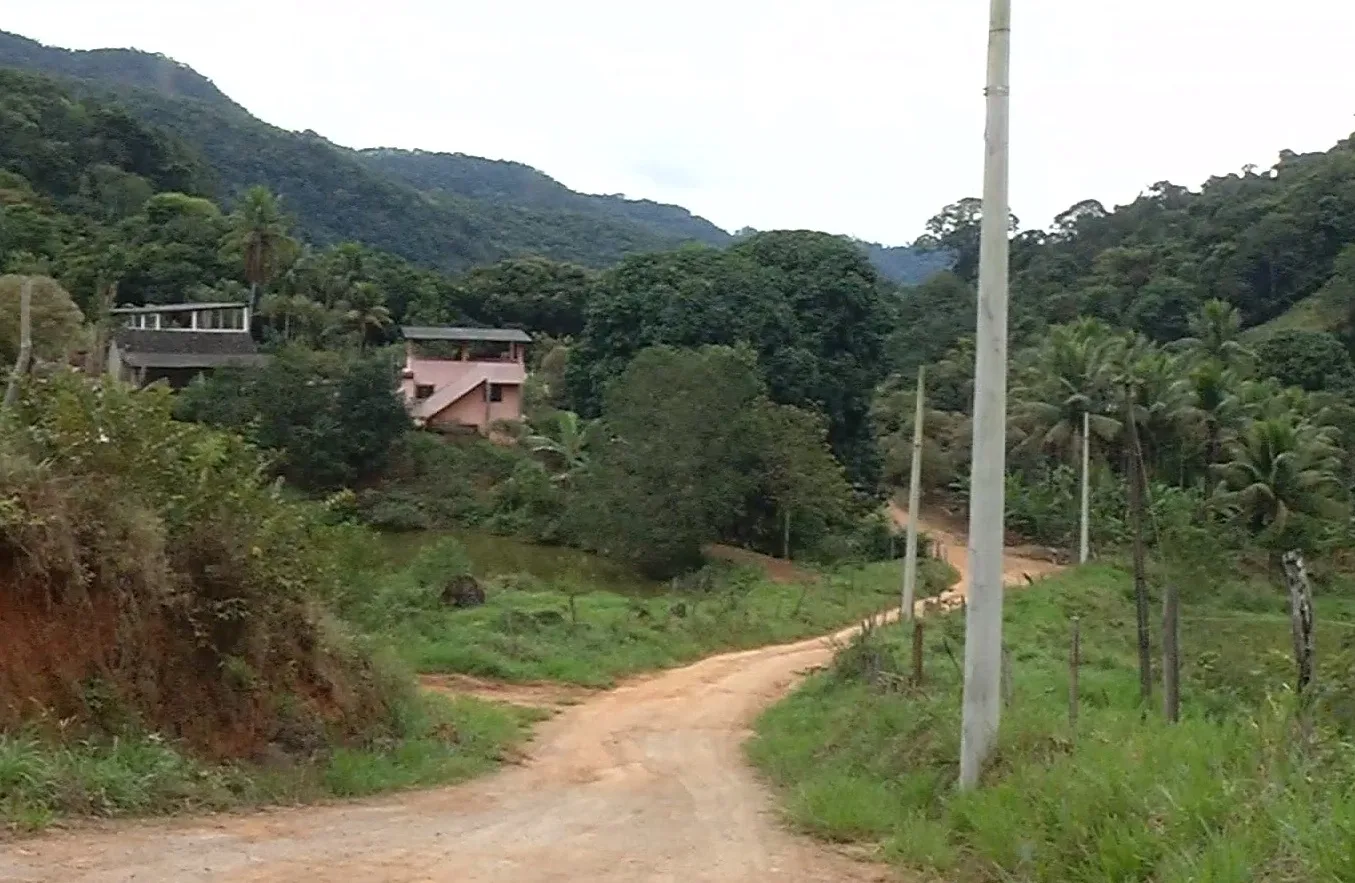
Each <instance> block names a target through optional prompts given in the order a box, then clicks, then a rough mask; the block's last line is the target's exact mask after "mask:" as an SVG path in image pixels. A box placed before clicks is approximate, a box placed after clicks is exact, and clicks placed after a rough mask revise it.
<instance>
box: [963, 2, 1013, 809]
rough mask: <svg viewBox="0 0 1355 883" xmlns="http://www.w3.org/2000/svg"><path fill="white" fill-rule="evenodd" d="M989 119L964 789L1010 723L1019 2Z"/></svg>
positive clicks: (994, 15)
mask: <svg viewBox="0 0 1355 883" xmlns="http://www.w3.org/2000/svg"><path fill="white" fill-rule="evenodd" d="M991 2H992V5H991V8H990V11H989V24H988V88H987V90H986V94H987V104H988V122H987V129H986V132H985V136H984V138H985V142H986V150H985V158H984V171H983V226H982V233H981V240H980V247H979V297H978V323H977V329H976V330H977V334H976V336H975V346H974V349H975V364H974V442H973V466H972V469H971V472H970V500H969V574H970V583H969V598H968V601H967V604H966V612H965V671H964V703H963V711H962V722H961V727H960V781H959V785H960V788H961V789H965V790H967V789H971V788H974V787H976V786H977V785H978V783H979V776H980V774H981V773H982V772H983V766H984V764H985V763H986V762H987V760H988V757H989V755H990V754H991V753H992V750H993V745H994V743H995V742H996V740H997V730H998V723H999V722H1000V720H1001V717H1002V696H1001V689H1002V541H1003V518H1004V513H1003V507H1004V504H1005V501H1004V491H1005V488H1004V481H1005V478H1006V461H1007V285H1008V270H1009V267H1008V260H1009V244H1008V239H1007V237H1008V233H1009V229H1008V219H1009V217H1010V215H1011V210H1010V208H1009V205H1008V193H1007V172H1008V161H1009V156H1008V154H1009V150H1008V130H1009V128H1010V123H1009V116H1010V106H1011V88H1010V80H1011V36H1012V33H1011V15H1012V12H1011V7H1012V4H1011V0H991Z"/></svg>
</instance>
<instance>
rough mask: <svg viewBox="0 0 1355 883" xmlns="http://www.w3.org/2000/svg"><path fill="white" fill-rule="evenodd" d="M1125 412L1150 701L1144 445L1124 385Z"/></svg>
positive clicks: (1143, 677) (1142, 652) (1143, 689)
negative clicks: (1145, 554)
mask: <svg viewBox="0 0 1355 883" xmlns="http://www.w3.org/2000/svg"><path fill="white" fill-rule="evenodd" d="M1125 413H1126V414H1127V415H1128V420H1127V425H1128V428H1129V464H1128V465H1129V468H1128V470H1127V471H1128V472H1129V516H1130V521H1131V522H1132V528H1133V531H1134V607H1135V613H1136V614H1137V619H1138V623H1137V625H1138V643H1139V698H1140V699H1141V700H1142V701H1143V702H1144V703H1147V702H1148V701H1149V700H1151V699H1152V697H1153V645H1152V637H1151V635H1150V633H1149V625H1148V576H1147V572H1146V567H1145V564H1144V548H1143V520H1144V519H1143V515H1144V512H1143V509H1144V501H1143V498H1144V487H1143V478H1144V474H1143V449H1142V447H1141V446H1140V445H1139V427H1138V422H1137V420H1136V419H1135V415H1134V396H1133V393H1132V392H1131V390H1130V389H1129V387H1128V386H1126V387H1125Z"/></svg>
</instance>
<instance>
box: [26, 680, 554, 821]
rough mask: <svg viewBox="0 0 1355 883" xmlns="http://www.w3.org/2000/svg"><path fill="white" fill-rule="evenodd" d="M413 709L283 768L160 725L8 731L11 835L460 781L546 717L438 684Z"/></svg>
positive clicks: (488, 765)
mask: <svg viewBox="0 0 1355 883" xmlns="http://www.w3.org/2000/svg"><path fill="white" fill-rule="evenodd" d="M404 714H405V719H404V720H403V721H402V724H403V727H404V729H405V733H404V735H403V737H402V738H399V739H390V740H388V741H384V742H383V741H375V742H373V743H372V744H369V745H366V746H362V747H358V748H339V749H337V750H335V751H333V752H331V753H329V754H327V755H326V756H323V757H321V758H319V759H316V760H314V761H311V762H305V763H296V764H286V765H281V766H274V767H263V766H256V765H252V764H244V763H236V764H225V765H210V764H206V763H203V762H201V761H198V760H194V759H192V758H191V757H190V756H189V755H188V754H186V753H183V752H181V751H180V750H178V748H177V746H175V745H173V744H170V743H169V742H166V741H165V740H163V739H160V738H158V737H157V736H155V735H153V734H151V735H139V736H133V737H129V738H109V739H99V740H69V741H66V742H64V743H62V742H55V741H53V740H51V739H49V738H43V737H40V736H38V735H37V734H35V733H34V734H17V735H3V734H0V834H2V833H3V831H4V830H6V829H8V830H10V831H33V830H38V829H41V828H43V827H46V826H48V825H50V824H52V823H54V822H56V821H58V820H60V819H62V818H64V817H68V816H99V817H110V818H111V817H118V816H145V815H161V814H168V813H176V812H185V811H203V810H229V809H240V808H247V807H257V806H263V805H269V804H295V803H306V802H314V801H319V800H325V799H329V798H335V797H358V796H364V795H370V794H376V793H379V792H384V791H392V790H398V789H404V788H415V787H427V786H432V785H446V784H451V783H454V782H460V781H463V780H465V779H468V778H470V777H472V776H475V775H478V774H481V773H484V772H486V771H488V770H490V769H492V768H494V767H495V766H496V765H497V764H498V762H499V760H500V758H501V757H503V756H504V754H505V753H506V752H508V751H510V750H511V749H512V748H513V747H514V746H516V745H518V744H520V743H521V742H523V741H524V740H525V739H526V738H527V736H528V735H529V732H530V725H531V723H532V722H533V721H535V720H538V719H539V718H540V714H539V713H537V712H534V711H529V710H525V709H519V708H513V707H509V706H503V705H497V704H492V703H487V702H482V701H478V700H475V699H469V698H458V699H449V698H445V697H441V696H433V695H430V696H425V697H422V698H421V699H419V700H418V701H416V702H414V703H412V704H411V705H410V707H409V708H408V709H406V710H405V712H404Z"/></svg>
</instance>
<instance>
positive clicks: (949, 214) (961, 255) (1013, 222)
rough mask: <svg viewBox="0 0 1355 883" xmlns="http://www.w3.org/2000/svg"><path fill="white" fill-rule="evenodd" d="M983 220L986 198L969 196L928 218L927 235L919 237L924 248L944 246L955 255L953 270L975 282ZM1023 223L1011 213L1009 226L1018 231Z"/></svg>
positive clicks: (977, 274)
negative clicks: (980, 229)
mask: <svg viewBox="0 0 1355 883" xmlns="http://www.w3.org/2000/svg"><path fill="white" fill-rule="evenodd" d="M982 223H983V200H981V199H979V198H977V197H973V196H970V197H966V198H965V199H962V200H960V201H959V202H955V203H952V204H951V205H948V206H946V207H945V208H943V209H941V211H940V212H939V213H938V214H937V215H936V216H935V217H933V218H932V219H931V220H929V221H928V222H927V235H926V236H924V237H923V238H922V239H920V240H918V243H917V244H918V245H921V246H923V247H925V248H932V249H945V250H947V251H949V252H951V253H952V254H954V255H955V262H954V264H952V265H951V272H952V273H954V274H955V275H956V276H958V277H959V278H960V279H962V280H964V281H965V282H967V283H970V284H973V283H974V282H976V281H977V280H978V276H979V228H980V227H981V226H982ZM1020 226H1021V222H1020V221H1019V220H1017V217H1016V215H1011V217H1010V219H1009V221H1008V230H1009V231H1010V232H1011V233H1015V232H1016V231H1017V229H1018V228H1019V227H1020Z"/></svg>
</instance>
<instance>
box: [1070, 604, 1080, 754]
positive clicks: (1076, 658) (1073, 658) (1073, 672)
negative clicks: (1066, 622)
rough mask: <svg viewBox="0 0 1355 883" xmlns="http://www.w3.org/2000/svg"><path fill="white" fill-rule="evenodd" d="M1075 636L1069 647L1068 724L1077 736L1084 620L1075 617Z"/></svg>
mask: <svg viewBox="0 0 1355 883" xmlns="http://www.w3.org/2000/svg"><path fill="white" fill-rule="evenodd" d="M1072 625H1073V637H1072V643H1071V646H1070V647H1069V648H1068V651H1069V652H1068V726H1069V728H1070V729H1071V730H1072V731H1073V737H1074V738H1076V737H1077V703H1078V695H1077V693H1078V683H1077V677H1078V669H1079V668H1080V667H1081V666H1082V621H1081V620H1080V619H1079V618H1078V617H1076V616H1074V617H1073V623H1072Z"/></svg>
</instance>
